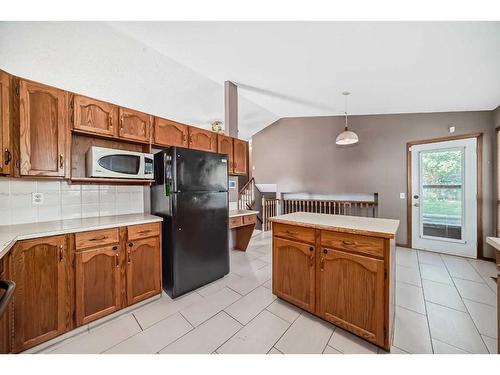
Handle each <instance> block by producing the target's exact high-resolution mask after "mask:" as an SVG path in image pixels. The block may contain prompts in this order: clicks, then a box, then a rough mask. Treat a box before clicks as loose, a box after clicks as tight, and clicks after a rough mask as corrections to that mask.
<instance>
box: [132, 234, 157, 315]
mask: <svg viewBox="0 0 500 375" xmlns="http://www.w3.org/2000/svg"><path fill="white" fill-rule="evenodd" d="M160 264H161V248H160V238H159V237H150V238H145V239H140V240H133V241H129V242H128V243H127V303H128V305H133V304H134V303H137V302H139V301H142V300H144V299H147V298H149V297H152V296H154V295H156V294H159V293H160V292H161V280H160V271H161V266H160Z"/></svg>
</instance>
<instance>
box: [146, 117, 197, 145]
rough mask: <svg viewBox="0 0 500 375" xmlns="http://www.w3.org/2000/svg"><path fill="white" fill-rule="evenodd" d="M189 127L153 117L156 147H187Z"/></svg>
mask: <svg viewBox="0 0 500 375" xmlns="http://www.w3.org/2000/svg"><path fill="white" fill-rule="evenodd" d="M188 136H189V126H188V125H184V124H180V123H178V122H175V121H171V120H166V119H163V118H159V117H155V120H154V141H153V143H154V144H155V145H158V146H179V147H186V148H187V147H188Z"/></svg>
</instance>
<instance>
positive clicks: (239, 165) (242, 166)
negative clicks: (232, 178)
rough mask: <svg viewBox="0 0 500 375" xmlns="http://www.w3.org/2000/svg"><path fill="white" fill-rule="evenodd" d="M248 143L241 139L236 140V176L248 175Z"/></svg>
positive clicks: (234, 164)
mask: <svg viewBox="0 0 500 375" xmlns="http://www.w3.org/2000/svg"><path fill="white" fill-rule="evenodd" d="M247 150H248V143H247V142H245V141H242V140H241V139H234V163H233V166H234V174H237V175H244V176H245V175H246V174H247V173H248V169H247V164H248V154H247Z"/></svg>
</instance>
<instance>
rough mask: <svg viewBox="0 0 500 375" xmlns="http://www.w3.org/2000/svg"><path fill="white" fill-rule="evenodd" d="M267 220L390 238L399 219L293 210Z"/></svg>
mask: <svg viewBox="0 0 500 375" xmlns="http://www.w3.org/2000/svg"><path fill="white" fill-rule="evenodd" d="M269 220H270V221H272V222H274V223H282V224H289V225H298V226H302V227H308V228H315V229H325V230H333V231H337V232H345V233H354V234H364V235H367V236H373V237H382V238H391V239H392V238H394V237H395V235H396V232H397V230H398V227H399V220H392V219H379V218H372V217H359V216H345V215H330V214H317V213H312V212H294V213H291V214H285V215H279V216H275V217H272V218H270V219H269Z"/></svg>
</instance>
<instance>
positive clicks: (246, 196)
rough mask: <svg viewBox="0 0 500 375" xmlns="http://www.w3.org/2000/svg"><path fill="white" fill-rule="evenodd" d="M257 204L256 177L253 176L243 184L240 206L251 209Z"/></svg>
mask: <svg viewBox="0 0 500 375" xmlns="http://www.w3.org/2000/svg"><path fill="white" fill-rule="evenodd" d="M254 204H255V179H254V178H253V177H252V178H251V179H250V180H248V182H247V183H246V184H245V185H243V187H242V188H241V189H240V192H239V194H238V208H239V209H240V210H251V209H252V208H253V206H254Z"/></svg>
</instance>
